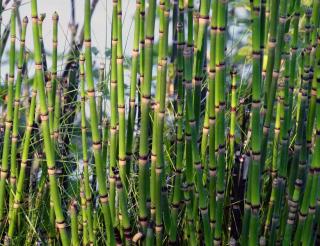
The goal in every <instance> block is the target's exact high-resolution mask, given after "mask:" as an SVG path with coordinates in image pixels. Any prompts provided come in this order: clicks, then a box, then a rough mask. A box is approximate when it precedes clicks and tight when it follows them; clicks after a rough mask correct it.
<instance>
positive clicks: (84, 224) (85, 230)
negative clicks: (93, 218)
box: [80, 183, 89, 245]
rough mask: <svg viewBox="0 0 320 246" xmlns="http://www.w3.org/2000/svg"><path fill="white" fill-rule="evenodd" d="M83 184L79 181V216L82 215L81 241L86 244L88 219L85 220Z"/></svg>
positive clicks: (85, 206)
mask: <svg viewBox="0 0 320 246" xmlns="http://www.w3.org/2000/svg"><path fill="white" fill-rule="evenodd" d="M83 186H84V185H83V184H82V183H81V187H80V200H81V217H82V221H81V222H82V243H83V244H84V245H87V244H88V242H89V236H88V234H89V233H88V220H87V209H88V208H87V205H86V197H85V194H84V187H83Z"/></svg>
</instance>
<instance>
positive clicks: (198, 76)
mask: <svg viewBox="0 0 320 246" xmlns="http://www.w3.org/2000/svg"><path fill="white" fill-rule="evenodd" d="M209 11H210V0H205V1H201V2H200V11H199V29H198V31H197V39H195V42H196V47H197V48H196V50H195V58H194V67H195V73H194V78H193V81H194V82H193V83H194V86H195V89H194V99H193V100H194V110H195V119H196V121H197V128H199V120H200V112H201V107H200V106H201V105H200V102H201V85H202V80H203V66H204V60H205V55H206V53H205V51H206V47H205V46H206V45H205V44H206V40H207V29H208V28H207V27H208V22H209Z"/></svg>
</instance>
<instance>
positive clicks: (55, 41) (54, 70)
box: [48, 12, 59, 138]
mask: <svg viewBox="0 0 320 246" xmlns="http://www.w3.org/2000/svg"><path fill="white" fill-rule="evenodd" d="M58 22H59V15H58V13H57V12H54V13H53V15H52V24H53V26H52V30H53V37H52V67H51V83H50V84H49V85H51V93H49V95H48V111H49V124H50V133H51V137H52V138H53V137H54V121H55V120H54V115H55V111H54V106H55V99H56V90H57V62H58ZM49 109H50V110H49Z"/></svg>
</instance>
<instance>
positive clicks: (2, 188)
mask: <svg viewBox="0 0 320 246" xmlns="http://www.w3.org/2000/svg"><path fill="white" fill-rule="evenodd" d="M10 36H11V38H10V58H9V78H8V103H7V114H6V121H5V135H4V140H3V141H4V143H3V151H2V163H1V175H0V195H1V196H0V223H1V224H2V223H3V219H4V211H5V200H6V179H7V176H8V169H9V160H10V158H9V154H10V135H11V130H12V120H13V113H14V112H13V103H14V89H13V87H14V75H15V52H16V51H15V43H16V6H15V4H13V6H12V10H11V20H10ZM1 226H2V225H1Z"/></svg>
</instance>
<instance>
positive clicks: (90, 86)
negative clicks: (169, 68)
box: [84, 0, 114, 245]
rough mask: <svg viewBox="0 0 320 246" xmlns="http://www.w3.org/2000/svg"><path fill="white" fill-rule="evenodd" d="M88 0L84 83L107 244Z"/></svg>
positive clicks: (110, 235)
mask: <svg viewBox="0 0 320 246" xmlns="http://www.w3.org/2000/svg"><path fill="white" fill-rule="evenodd" d="M90 13H91V10H90V0H86V1H85V12H84V15H85V26H84V27H85V28H84V45H85V59H86V61H85V69H86V81H87V91H88V98H89V104H90V119H91V120H90V124H91V133H92V142H93V146H92V147H93V154H94V159H95V169H96V177H97V184H98V191H99V195H100V203H101V207H102V212H103V216H104V222H105V226H106V234H107V242H108V243H109V244H111V245H112V244H113V243H114V233H113V227H112V221H111V215H110V208H109V202H108V192H107V187H106V178H105V174H104V172H103V170H104V168H103V163H102V162H101V160H102V156H101V137H100V131H99V128H98V124H99V123H98V118H97V109H96V101H95V93H94V81H93V74H92V54H91V26H90V15H91V14H90Z"/></svg>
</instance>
